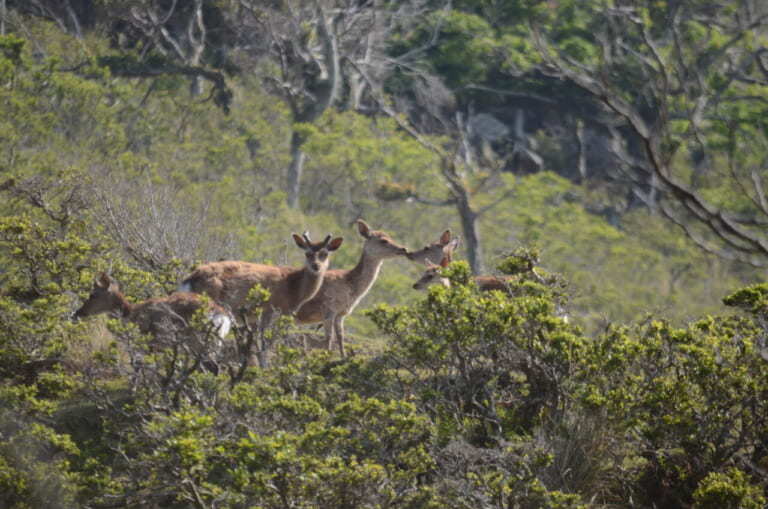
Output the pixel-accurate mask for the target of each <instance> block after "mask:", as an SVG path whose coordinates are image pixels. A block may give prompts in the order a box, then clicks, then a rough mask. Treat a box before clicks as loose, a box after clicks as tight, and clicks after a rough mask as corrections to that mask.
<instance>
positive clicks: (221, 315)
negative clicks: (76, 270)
mask: <svg viewBox="0 0 768 509" xmlns="http://www.w3.org/2000/svg"><path fill="white" fill-rule="evenodd" d="M202 308H204V309H206V311H207V317H208V319H209V320H210V322H211V325H212V326H213V328H214V329H215V330H216V333H217V335H218V336H219V337H220V338H221V339H224V337H226V336H227V334H229V330H230V328H231V326H232V316H231V315H230V313H229V312H228V311H226V310H225V309H224V308H222V307H221V306H219V305H218V304H215V303H214V302H211V301H205V300H204V299H201V298H200V296H199V295H195V294H194V293H187V292H176V293H173V294H171V295H169V296H167V297H156V298H153V299H148V300H145V301H142V302H139V303H137V304H131V303H130V302H128V301H127V300H126V298H125V296H124V295H123V294H122V293H121V292H120V287H119V285H118V284H117V282H115V281H114V280H113V279H112V278H111V277H109V275H107V274H105V273H102V274H101V276H100V277H99V278H98V279H97V280H96V281H95V282H94V284H93V290H92V291H91V294H90V296H89V297H88V299H86V301H85V302H84V303H83V305H82V306H81V307H80V309H78V310H77V311H75V314H74V317H75V318H84V317H86V316H91V315H96V314H99V313H113V314H115V315H116V316H118V317H120V318H124V319H127V320H129V321H131V322H133V323H135V324H136V325H137V326H138V327H139V330H140V331H141V332H142V333H143V334H147V333H150V334H152V335H154V336H157V335H158V334H160V333H162V332H163V331H165V330H167V329H166V327H167V326H168V325H169V324H170V325H172V326H174V327H176V328H179V329H182V328H186V327H188V326H189V324H190V320H191V319H192V315H194V314H195V313H196V312H197V311H198V310H200V309H202Z"/></svg>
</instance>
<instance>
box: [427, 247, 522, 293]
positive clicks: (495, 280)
mask: <svg viewBox="0 0 768 509" xmlns="http://www.w3.org/2000/svg"><path fill="white" fill-rule="evenodd" d="M449 263H451V257H450V255H446V256H443V258H442V259H441V260H440V263H439V264H435V263H432V262H431V261H429V260H427V261H426V262H425V265H426V266H427V269H426V270H425V271H424V273H423V274H422V275H421V277H420V278H419V279H418V281H416V282H415V283H413V289H414V290H423V289H424V288H426V287H428V286H429V285H432V284H438V283H439V284H441V285H443V286H445V287H446V288H450V287H451V281H450V280H449V279H448V278H447V277H442V275H441V271H442V269H444V268H446V267H447V266H448V264H449ZM473 279H474V281H475V284H476V285H477V286H478V288H479V289H480V291H481V292H490V291H491V290H499V291H502V292H504V293H509V287H508V286H507V283H508V282H509V281H511V280H513V279H515V276H474V277H473Z"/></svg>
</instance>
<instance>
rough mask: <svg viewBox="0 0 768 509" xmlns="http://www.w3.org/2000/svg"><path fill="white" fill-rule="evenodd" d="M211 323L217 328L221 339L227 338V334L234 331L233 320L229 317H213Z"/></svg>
mask: <svg viewBox="0 0 768 509" xmlns="http://www.w3.org/2000/svg"><path fill="white" fill-rule="evenodd" d="M211 322H212V323H213V326H214V327H215V328H216V333H217V334H218V335H219V337H220V338H221V339H224V338H226V337H227V334H229V331H230V330H232V318H230V317H229V316H228V315H223V314H217V315H213V316H212V317H211Z"/></svg>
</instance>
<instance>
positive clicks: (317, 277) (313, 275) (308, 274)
mask: <svg viewBox="0 0 768 509" xmlns="http://www.w3.org/2000/svg"><path fill="white" fill-rule="evenodd" d="M298 275H299V280H298V287H299V291H298V292H297V294H296V295H297V302H296V304H295V306H293V309H294V311H296V310H298V309H299V308H300V307H301V305H302V304H304V303H305V302H307V301H308V300H309V299H311V298H312V297H314V296H315V294H317V292H318V291H319V290H320V286H321V285H322V284H323V277H324V276H325V271H324V270H322V271H320V272H312V271H311V270H309V269H307V268H306V267H304V268H303V269H301V270H300V271H299V272H298Z"/></svg>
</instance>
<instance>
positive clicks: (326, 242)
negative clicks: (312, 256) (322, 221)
mask: <svg viewBox="0 0 768 509" xmlns="http://www.w3.org/2000/svg"><path fill="white" fill-rule="evenodd" d="M330 240H331V235H330V234H328V236H327V237H326V238H325V240H323V245H324V246H327V245H328V242H329V241H330Z"/></svg>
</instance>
